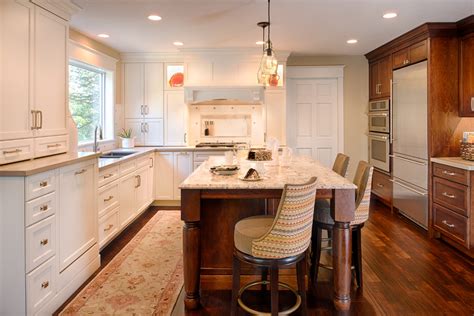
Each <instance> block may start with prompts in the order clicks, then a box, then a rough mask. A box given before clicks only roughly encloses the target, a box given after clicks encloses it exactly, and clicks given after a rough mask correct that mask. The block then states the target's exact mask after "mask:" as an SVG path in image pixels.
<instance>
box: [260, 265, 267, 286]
mask: <svg viewBox="0 0 474 316" xmlns="http://www.w3.org/2000/svg"><path fill="white" fill-rule="evenodd" d="M266 280H268V268H267V267H262V281H266ZM261 290H262V291H266V290H267V286H266V285H265V284H262V287H261Z"/></svg>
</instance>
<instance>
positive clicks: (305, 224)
mask: <svg viewBox="0 0 474 316" xmlns="http://www.w3.org/2000/svg"><path fill="white" fill-rule="evenodd" d="M315 199H316V178H315V177H313V178H311V179H310V180H309V181H308V182H307V183H304V184H287V185H285V188H284V189H283V194H282V196H281V200H280V204H279V206H278V211H277V213H276V215H275V217H272V216H252V217H248V218H244V219H242V220H240V221H239V222H238V223H237V224H236V225H235V230H234V256H233V264H232V274H233V276H232V304H231V305H232V310H231V314H232V315H236V314H237V308H238V307H237V304H238V305H239V306H240V307H241V308H242V309H244V310H245V311H246V312H248V313H251V314H254V315H265V313H263V312H261V311H257V310H254V309H252V308H250V307H248V306H247V305H245V303H244V302H243V301H242V298H241V296H242V293H243V292H244V291H245V290H247V289H248V288H250V287H252V286H254V285H259V284H261V285H267V284H269V285H270V292H271V294H270V295H271V315H289V314H291V313H293V312H294V311H296V310H297V309H298V308H299V307H300V306H302V312H303V314H304V315H306V287H305V274H306V260H305V259H306V251H307V249H308V247H309V244H310V241H311V229H312V224H313V216H314V203H315V202H314V201H315ZM241 262H245V263H248V264H251V265H254V266H257V267H260V268H263V269H264V270H267V269H269V270H270V282H268V281H267V280H261V281H257V282H252V283H250V284H247V285H245V286H243V287H242V288H240V264H241ZM295 263H296V270H297V281H298V291H296V290H294V289H293V288H291V287H290V286H289V285H288V284H285V283H282V282H279V281H278V270H279V268H280V267H287V266H289V265H292V264H295ZM279 285H280V286H282V287H285V288H287V289H289V290H290V291H292V292H293V293H294V294H295V296H296V304H295V305H294V306H292V307H291V308H289V309H287V310H285V311H279V310H278V286H279ZM239 288H240V289H239ZM266 315H269V314H268V313H267V314H266Z"/></svg>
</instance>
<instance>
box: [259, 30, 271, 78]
mask: <svg viewBox="0 0 474 316" xmlns="http://www.w3.org/2000/svg"><path fill="white" fill-rule="evenodd" d="M257 25H258V26H259V27H261V28H262V43H263V44H262V56H263V55H265V52H266V47H267V41H266V40H265V29H266V28H267V27H268V25H270V23H268V22H258V23H257ZM261 69H262V67H261V65H259V69H258V72H257V80H258V83H259V84H263V85H265V84H266V83H267V82H268V75H266V74H265V73H263V72H262V71H261Z"/></svg>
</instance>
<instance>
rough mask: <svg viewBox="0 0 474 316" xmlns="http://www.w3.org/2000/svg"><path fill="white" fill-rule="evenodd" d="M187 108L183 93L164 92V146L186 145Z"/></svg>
mask: <svg viewBox="0 0 474 316" xmlns="http://www.w3.org/2000/svg"><path fill="white" fill-rule="evenodd" d="M187 113H188V111H187V106H186V104H185V103H184V92H183V91H182V90H181V91H166V92H165V117H166V119H165V145H168V146H182V145H186V143H187V139H186V138H187Z"/></svg>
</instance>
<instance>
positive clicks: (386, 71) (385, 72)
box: [378, 56, 392, 97]
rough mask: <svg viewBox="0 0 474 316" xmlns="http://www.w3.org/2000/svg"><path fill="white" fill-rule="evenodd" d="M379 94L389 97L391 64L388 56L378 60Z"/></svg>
mask: <svg viewBox="0 0 474 316" xmlns="http://www.w3.org/2000/svg"><path fill="white" fill-rule="evenodd" d="M378 72H379V84H380V86H379V96H380V97H390V79H392V64H391V59H390V56H387V57H385V58H383V59H381V60H380V61H379V69H378Z"/></svg>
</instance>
